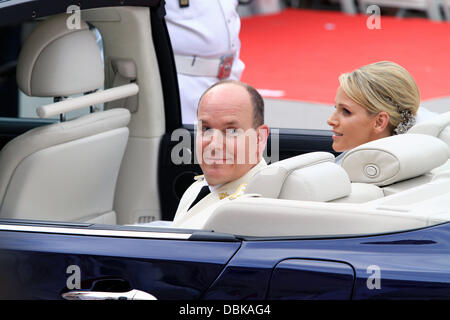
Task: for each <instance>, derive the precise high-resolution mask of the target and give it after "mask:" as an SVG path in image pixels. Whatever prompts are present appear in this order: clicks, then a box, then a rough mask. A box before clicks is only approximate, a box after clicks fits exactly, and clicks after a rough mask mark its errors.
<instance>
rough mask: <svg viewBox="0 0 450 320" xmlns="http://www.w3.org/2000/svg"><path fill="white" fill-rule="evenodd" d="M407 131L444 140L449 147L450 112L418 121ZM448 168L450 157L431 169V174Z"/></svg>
mask: <svg viewBox="0 0 450 320" xmlns="http://www.w3.org/2000/svg"><path fill="white" fill-rule="evenodd" d="M409 133H420V134H427V135H430V136H433V137H436V138H439V139H441V140H442V141H444V142H445V143H446V144H447V145H448V146H449V148H450V112H446V113H443V114H440V115H438V116H435V117H433V118H431V119H428V120H426V121H423V122H420V123H418V124H416V125H415V126H413V127H412V128H411V129H409V131H408V134H409ZM448 170H450V159H449V160H447V162H446V163H444V164H443V165H441V166H439V167H437V168H435V169H433V170H432V171H431V174H432V175H436V174H439V173H441V172H443V171H448Z"/></svg>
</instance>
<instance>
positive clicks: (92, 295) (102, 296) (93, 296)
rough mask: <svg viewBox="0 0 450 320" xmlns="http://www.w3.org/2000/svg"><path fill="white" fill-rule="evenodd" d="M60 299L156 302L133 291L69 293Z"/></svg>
mask: <svg viewBox="0 0 450 320" xmlns="http://www.w3.org/2000/svg"><path fill="white" fill-rule="evenodd" d="M62 297H63V298H64V299H66V300H157V299H156V297H155V296H154V295H151V294H150V293H147V292H144V291H140V290H135V289H133V290H130V291H128V292H102V291H82V290H79V291H69V292H66V293H63V294H62Z"/></svg>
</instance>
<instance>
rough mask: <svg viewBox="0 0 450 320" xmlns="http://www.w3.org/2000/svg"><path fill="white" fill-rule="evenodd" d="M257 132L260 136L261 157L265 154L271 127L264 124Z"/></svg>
mask: <svg viewBox="0 0 450 320" xmlns="http://www.w3.org/2000/svg"><path fill="white" fill-rule="evenodd" d="M256 130H257V134H258V155H259V156H261V155H262V154H263V153H264V149H265V148H266V145H267V139H268V138H269V126H268V125H267V124H263V125H260V126H259V127H258V128H257V129H256Z"/></svg>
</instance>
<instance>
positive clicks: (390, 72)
mask: <svg viewBox="0 0 450 320" xmlns="http://www.w3.org/2000/svg"><path fill="white" fill-rule="evenodd" d="M339 82H340V85H341V88H342V90H344V92H345V93H346V94H347V95H348V96H349V98H350V99H352V100H353V101H355V102H356V103H358V104H359V105H361V106H363V107H365V108H366V109H367V112H368V113H369V114H372V115H374V114H378V113H379V112H381V111H385V112H387V113H388V114H389V127H390V129H391V133H392V131H393V130H394V129H395V128H397V127H398V126H399V124H401V123H402V122H403V123H404V122H405V121H408V120H409V119H408V117H412V119H414V116H415V115H416V113H417V109H418V108H419V104H420V93H419V89H418V88H417V85H416V82H415V81H414V79H413V78H412V77H411V75H410V74H409V72H408V71H406V69H405V68H403V67H402V66H400V65H398V64H396V63H394V62H390V61H381V62H376V63H372V64H369V65H366V66H363V67H360V68H358V69H356V70H354V71H353V72H350V73H344V74H342V75H341V76H340V77H339ZM408 114H409V116H408ZM405 118H406V119H405Z"/></svg>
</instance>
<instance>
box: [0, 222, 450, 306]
mask: <svg viewBox="0 0 450 320" xmlns="http://www.w3.org/2000/svg"><path fill="white" fill-rule="evenodd" d="M5 225H6V226H10V227H11V228H10V229H11V230H14V228H15V226H14V225H13V224H3V225H2V227H4V226H5ZM29 226H30V225H29ZM40 228H41V229H42V231H39V229H40ZM51 228H53V229H51V230H50V231H49V230H47V229H48V225H47V226H46V225H44V224H35V225H32V226H30V229H29V230H27V231H5V230H2V231H0V262H1V263H0V276H1V280H0V281H1V283H2V286H1V289H0V298H1V299H61V295H62V294H63V293H64V292H68V291H69V289H68V280H70V275H71V273H70V272H68V266H71V265H77V266H78V267H79V268H80V271H81V272H80V276H81V287H80V288H79V289H80V290H86V291H89V290H95V291H98V290H99V289H98V288H99V287H98V286H100V288H103V287H107V288H108V289H102V290H110V291H121V290H127V289H130V288H132V289H137V290H141V291H144V292H147V293H150V294H152V295H153V296H154V297H156V298H157V299H163V300H172V299H183V300H186V299H187V300H189V299H207V300H208V299H214V300H217V299H220V300H222V299H226V300H234V299H246V300H254V299H256V300H260V299H277V300H278V299H290V300H292V299H327V300H330V299H332V300H336V299H338V300H349V299H355V300H357V299H448V298H450V259H449V257H450V241H449V239H450V224H448V223H446V224H442V225H437V226H434V227H429V228H425V229H421V230H414V231H409V232H401V233H396V234H386V235H378V236H367V237H349V238H346V237H340V238H315V239H245V238H241V239H240V238H239V237H233V236H230V235H221V234H215V233H213V232H211V233H208V232H201V233H198V232H193V233H191V234H190V235H189V236H188V237H187V238H186V239H183V240H173V239H168V238H170V237H171V235H170V233H171V232H176V231H171V230H170V229H167V230H166V231H167V233H168V234H169V235H167V234H165V235H164V236H161V235H159V234H158V232H160V230H153V229H150V230H152V231H153V233H154V235H152V234H151V233H152V231H150V230H149V229H145V228H144V229H142V230H139V228H138V229H135V231H134V234H131V235H127V236H122V235H120V236H106V235H81V234H70V233H72V232H74V230H75V231H76V230H78V231H79V230H81V232H80V233H82V232H84V231H86V230H91V231H92V232H93V234H95V232H96V228H95V227H92V226H91V227H89V226H85V227H84V228H81V227H80V226H60V227H58V226H57V225H54V226H51ZM119 229H120V228H118V229H116V230H114V231H112V233H114V232H118V230H119ZM137 230H139V231H137ZM178 232H179V231H178ZM139 233H141V235H139ZM177 234H179V233H174V235H177ZM153 236H155V237H160V238H159V239H158V238H152V237H153ZM373 266H375V268H374V267H373ZM375 271H376V272H375ZM374 276H376V277H377V279H375V277H374ZM96 286H97V287H96Z"/></svg>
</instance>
